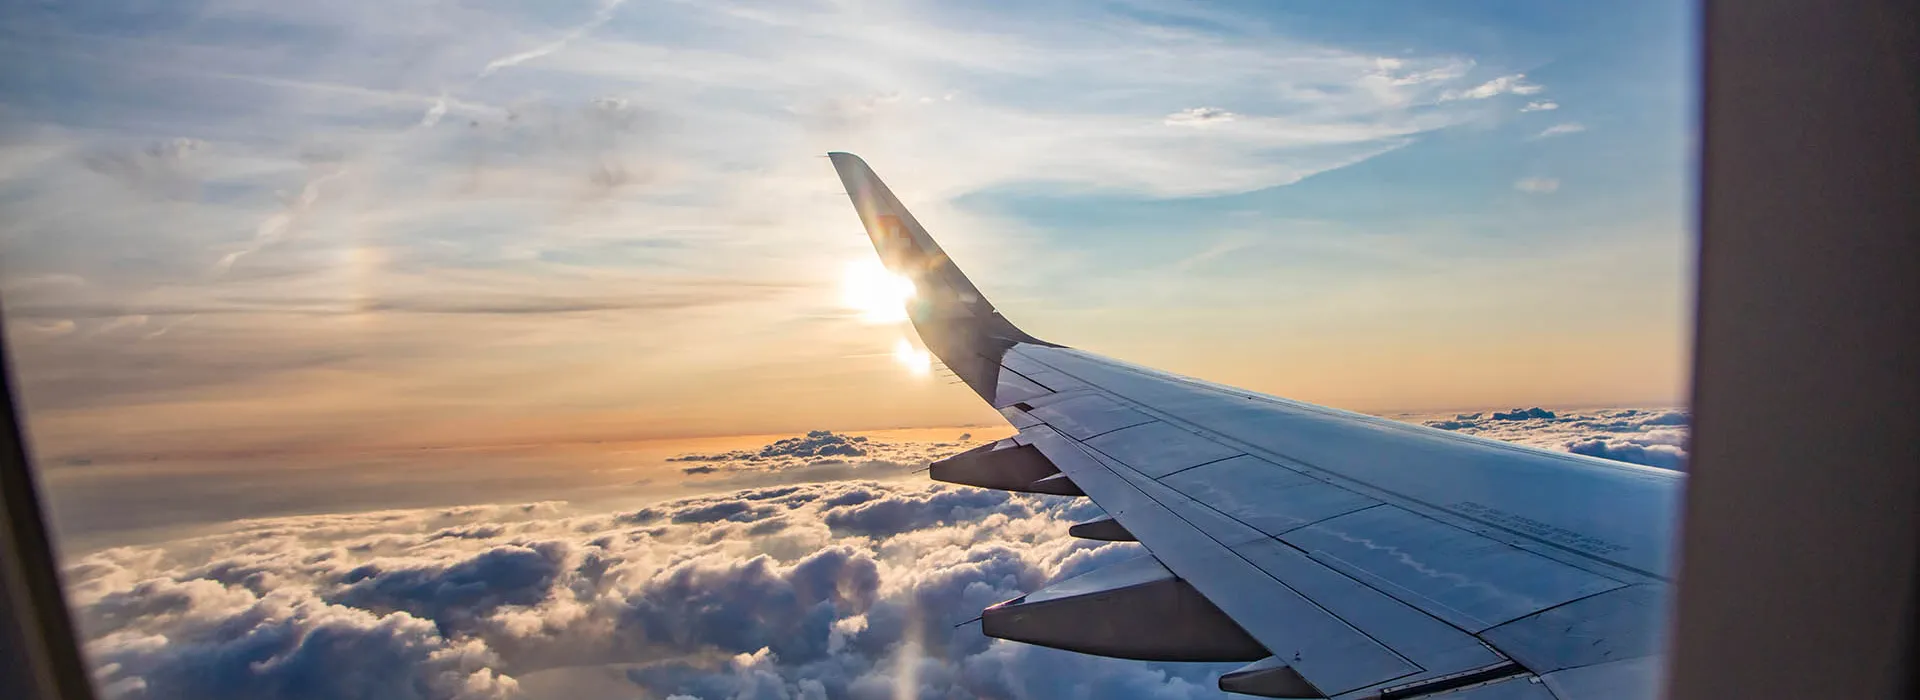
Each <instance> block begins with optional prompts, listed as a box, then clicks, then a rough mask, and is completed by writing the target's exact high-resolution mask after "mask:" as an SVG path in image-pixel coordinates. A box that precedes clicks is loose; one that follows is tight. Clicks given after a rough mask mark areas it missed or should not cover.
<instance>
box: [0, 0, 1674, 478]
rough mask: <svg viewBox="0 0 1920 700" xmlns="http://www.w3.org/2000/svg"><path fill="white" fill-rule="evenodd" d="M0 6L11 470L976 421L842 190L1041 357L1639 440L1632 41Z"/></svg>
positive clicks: (705, 8) (542, 14)
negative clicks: (898, 300) (1521, 416)
mask: <svg viewBox="0 0 1920 700" xmlns="http://www.w3.org/2000/svg"><path fill="white" fill-rule="evenodd" d="M1284 7H1285V8H1286V9H1275V6H1273V5H1271V4H1268V3H1254V2H1247V3H1224V4H1213V5H1190V4H1186V3H1171V2H1158V1H1156V0H1138V1H1127V2H1112V3H1104V4H1099V5H1095V6H1089V5H1085V4H1081V3H1014V2H1008V3H998V2H996V3H964V4H962V3H934V2H902V3H893V2H857V1H851V0H845V1H834V2H798V3H767V4H756V3H731V2H699V3H691V2H688V3H679V2H663V3H654V2H643V1H642V0H631V1H629V2H622V1H620V0H611V1H604V2H603V1H599V0H592V1H588V2H547V3H534V4H526V5H524V6H522V5H515V4H510V3H499V2H491V1H484V2H435V1H431V0H428V1H422V2H412V1H402V2H395V1H394V0H380V1H378V2H375V1H372V0H357V1H354V2H327V3H287V2H272V1H268V0H221V1H216V0H205V1H201V2H164V3H147V4H144V5H136V6H135V7H134V8H131V9H130V8H114V9H111V10H107V9H100V8H97V7H95V6H94V4H93V3H78V4H69V3H60V4H46V5H32V6H28V5H27V4H11V5H9V6H8V9H4V10H0V207H3V208H0V211H3V212H4V216H3V218H0V293H3V294H4V298H5V303H6V308H5V311H6V314H7V328H6V330H7V332H8V337H9V339H10V340H11V341H12V343H13V352H14V358H13V359H14V362H15V370H16V372H17V373H18V375H19V377H20V379H21V390H22V393H23V396H24V399H25V400H26V403H27V406H28V408H29V409H30V419H31V423H32V429H33V437H34V439H35V445H36V449H37V450H38V452H39V453H40V455H41V457H42V458H43V461H46V462H49V463H55V464H66V463H87V462H96V461H115V460H128V459H145V458H149V457H156V456H157V457H161V458H167V457H178V456H206V455H239V456H249V457H259V456H271V455H278V454H288V453H301V452H315V453H327V452H330V451H355V450H372V449H384V448H415V447H441V446H462V445H526V444H550V443H554V442H564V441H593V440H626V439H642V438H681V437H693V436H725V435H758V434H769V433H782V432H792V431H800V430H807V429H815V428H832V429H835V430H852V429H878V428H894V427H929V426H961V425H985V424H995V423H997V421H998V418H997V416H996V415H995V414H993V413H992V412H991V411H990V410H988V409H987V408H986V407H985V406H983V405H982V404H980V402H979V401H978V400H977V399H975V398H974V397H973V396H972V395H971V394H970V393H968V392H967V391H966V390H965V389H964V387H961V386H956V385H951V384H947V383H945V382H944V381H943V380H942V379H941V378H940V377H939V376H938V375H937V374H935V375H926V374H916V373H914V372H912V371H910V369H909V368H907V367H905V366H903V365H902V364H901V363H900V362H899V361H897V360H896V359H895V352H894V349H895V347H896V345H897V344H898V343H900V342H901V341H902V340H903V339H911V330H910V329H909V328H907V327H905V326H904V325H902V324H899V323H876V322H873V321H871V320H869V319H867V318H865V317H864V316H863V314H862V313H861V310H860V309H859V308H857V307H858V305H857V304H853V305H850V304H849V303H848V301H849V300H848V299H846V296H847V294H846V290H845V289H844V287H845V285H846V282H847V277H848V274H849V273H848V271H849V269H850V266H856V265H860V264H869V265H870V264H871V261H872V259H873V253H872V251H871V249H870V248H869V247H868V244H867V241H866V238H865V236H864V235H863V234H862V233H861V229H860V225H859V222H858V219H857V218H856V217H855V215H854V213H853V210H852V208H851V206H850V205H849V204H848V202H847V200H846V198H845V196H844V194H843V193H842V192H841V189H840V184H839V181H838V179H837V178H836V177H835V175H834V172H833V169H832V167H831V165H830V164H829V163H828V161H827V160H826V159H824V158H822V157H820V156H821V155H822V154H824V153H826V152H827V151H830V150H844V151H850V152H853V153H857V154H860V155H861V156H863V157H864V158H865V159H866V160H867V161H868V162H869V163H870V164H872V166H873V167H874V168H875V170H876V171H878V172H879V174H880V175H881V176H882V177H883V178H885V179H886V180H887V182H888V183H889V184H890V185H891V186H892V188H893V189H894V190H895V192H896V193H898V194H899V196H900V197H901V199H902V200H904V201H905V202H906V203H907V205H908V206H909V207H911V208H912V209H913V211H914V213H915V214H916V215H917V216H918V218H919V219H920V220H921V221H922V222H923V223H925V224H926V225H927V227H928V228H929V229H930V230H931V231H932V232H933V234H934V235H935V236H936V237H938V238H939V239H940V241H941V243H942V245H943V246H945V248H946V249H947V250H948V251H950V252H951V253H952V255H953V257H954V258H955V260H956V261H957V262H958V263H959V264H960V266H961V267H962V268H963V269H965V270H966V271H967V272H968V273H969V275H970V276H971V277H972V278H973V279H974V281H975V282H976V283H977V284H978V286H979V287H980V288H981V289H982V290H983V291H984V292H985V293H986V294H987V295H988V296H989V297H990V298H991V299H993V301H994V302H995V304H996V305H997V306H998V307H999V308H1000V309H1002V310H1003V311H1004V312H1005V313H1006V314H1007V315H1008V316H1009V317H1010V318H1011V319H1013V320H1014V321H1015V322H1016V323H1018V324H1020V325H1021V326H1022V327H1023V328H1024V329H1025V330H1027V331H1029V332H1031V333H1033V334H1035V335H1037V336H1039V337H1042V338H1046V339H1048V340H1051V341H1054V342H1059V343H1064V344H1068V345H1072V346H1075V347H1080V348H1084V349H1087V350H1091V351H1094V352H1099V353H1102V354H1106V355H1110V356H1113V357H1117V358H1121V359H1124V360H1129V361H1133V362H1138V363H1142V364H1148V365H1153V366H1157V367H1161V368H1164V369H1168V370H1172V371H1177V372H1181V373H1186V374H1191V375H1195V376H1199V377H1202V378H1206V379H1211V380H1215V381H1221V382H1226V383H1230V384H1236V385H1241V386H1245V387H1247V388H1251V389H1255V390H1259V391H1264V392H1268V393H1273V394H1277V395H1281V396H1287V397H1291V398H1297V399H1302V400H1307V401H1313V402H1319V403H1326V404H1331V405H1335V406H1340V407H1345V408H1352V409H1358V410H1367V411H1389V410H1433V409H1445V408H1455V407H1458V408H1474V407H1487V406H1508V405H1550V406H1551V405H1576V406H1598V405H1625V404H1647V403H1653V404H1663V405H1673V404H1676V403H1677V402H1679V401H1680V400H1682V399H1683V398H1684V394H1685V381H1686V363H1687V351H1688V335H1689V324H1690V318H1689V309H1690V304H1691V300H1690V295H1691V266H1692V249H1693V245H1694V243H1693V236H1692V233H1691V232H1692V228H1693V220H1692V211H1693V206H1694V204H1693V199H1692V198H1693V195H1692V191H1691V187H1692V186H1691V183H1692V173H1693V156H1692V154H1693V151H1694V148H1695V140H1696V138H1695V127H1694V106H1693V103H1692V100H1693V99H1694V98H1693V95H1694V93H1695V88H1694V85H1693V84H1692V77H1691V76H1692V71H1693V68H1692V60H1693V58H1692V54H1691V53H1690V51H1691V49H1690V48H1689V47H1690V46H1691V45H1692V41H1691V38H1690V37H1691V34H1690V32H1691V31H1692V27H1693V19H1692V16H1691V10H1690V9H1688V8H1685V7H1679V6H1670V5H1668V4H1666V3H1641V2H1631V3H1542V4H1519V3H1451V2H1450V3H1421V4H1417V5H1416V4H1402V3H1376V2H1340V3H1333V2H1312V3H1297V4H1288V5H1285V6H1284Z"/></svg>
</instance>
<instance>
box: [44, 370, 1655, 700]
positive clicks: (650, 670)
mask: <svg viewBox="0 0 1920 700" xmlns="http://www.w3.org/2000/svg"><path fill="white" fill-rule="evenodd" d="M1401 418H1402V419H1407V420H1416V421H1425V422H1426V423H1427V424H1428V425H1433V426H1435V427H1444V428H1447V429H1452V430H1457V431H1460V432H1463V433H1468V434H1475V435H1480V436H1483V437H1492V438H1498V439H1506V440H1512V441H1516V442H1522V443H1526V444H1533V445H1537V446H1541V447H1545V448H1549V449H1562V450H1567V451H1570V452H1575V453H1579V454H1586V455H1591V456H1598V457H1603V458H1609V459H1625V460H1631V461H1638V462H1640V463H1643V464H1651V465H1655V466H1665V467H1668V468H1679V467H1681V466H1683V465H1684V460H1685V442H1686V432H1685V431H1686V423H1687V414H1686V412H1685V411H1683V410H1676V409H1669V408H1619V409H1600V410H1578V411H1569V410H1548V409H1545V408H1540V407H1534V408H1526V409H1513V410H1508V411H1495V412H1479V413H1466V414H1452V415H1444V416H1402V417H1401ZM821 433H824V434H821ZM829 435H831V436H833V437H844V436H839V435H837V434H832V433H826V431H815V433H809V434H808V435H806V436H803V437H801V438H795V440H800V441H801V442H804V443H808V444H811V445H818V444H853V445H862V446H863V447H862V449H868V450H874V449H881V450H884V449H887V448H886V447H884V446H883V445H881V443H880V441H875V440H868V441H865V442H853V441H846V442H844V443H843V442H838V441H830V440H827V439H826V438H827V437H828V436H829ZM783 444H784V447H781V448H780V449H779V450H775V451H776V452H804V451H805V449H806V448H804V447H799V446H797V443H795V442H788V441H775V442H773V443H770V445H769V447H771V446H773V445H783ZM815 451H816V452H817V450H815ZM753 452H754V453H756V454H757V453H758V452H759V450H755V451H753ZM816 456H817V455H816ZM1099 512H1100V511H1099V510H1098V508H1097V507H1095V506H1093V505H1092V504H1091V503H1090V502H1089V501H1087V500H1085V499H1068V498H1059V497H1050V496H1036V495H1030V494H1015V493H1009V492H1002V491H988V490H980V489H971V488H963V487H954V486H949V485H944V484H937V483H929V482H924V481H917V480H916V481H872V480H856V481H842V482H835V483H809V484H792V485H782V486H776V487H763V488H751V489H742V490H737V491H731V492H725V493H713V494H707V495H700V496H692V497H687V498H679V499H674V500H668V501H664V502H659V503H654V504H651V505H648V506H646V507H644V508H637V509H633V508H615V509H611V510H609V509H604V508H602V509H596V510H582V509H578V508H575V507H573V506H569V505H567V504H564V503H557V502H539V503H526V504H509V505H473V506H459V507H451V508H433V509H412V510H389V511H374V512H364V513H338V514H329V515H303V516H292V517H278V518H266V519H254V520H240V521H237V522H234V523H232V524H231V525H228V526H226V527H225V528H223V529H221V530H220V531H218V532H215V533H213V534H208V535H204V536H199V537H193V538H188V539H180V540H175V541H171V542H164V543H160V544H151V545H139V546H129V547H118V548H113V549H106V550H101V551H97V552H94V553H91V554H88V555H85V556H81V557H78V558H76V559H73V560H71V563H70V564H69V565H67V566H66V567H65V569H64V575H65V580H66V581H67V582H68V588H69V596H70V600H71V602H72V604H73V605H74V609H75V614H76V618H77V620H78V622H79V624H80V629H81V631H82V633H83V636H84V641H85V645H86V649H87V651H88V658H89V659H90V661H91V662H92V664H93V665H94V674H95V677H96V678H97V679H98V680H99V683H100V687H101V688H102V694H103V696H104V697H106V698H108V699H109V700H121V699H142V700H162V699H167V698H198V697H248V698H260V699H262V700H272V699H273V698H286V697H367V698H375V697H393V692H394V689H395V688H404V689H408V691H409V692H411V693H413V694H412V695H410V696H409V697H415V698H420V699H422V700H426V699H432V698H462V699H479V698H520V697H536V698H537V697H578V696H579V695H578V694H577V693H570V692H566V691H565V690H564V688H567V687H571V686H568V685H567V683H566V681H567V680H568V679H603V680H604V679H612V682H614V683H616V684H619V685H622V686H625V687H624V688H622V689H620V690H617V691H613V692H612V693H611V694H614V695H640V696H644V697H668V696H673V695H676V694H678V695H681V696H685V697H697V698H708V699H715V698H735V697H756V698H758V697H769V698H781V697H786V698H812V697H848V698H859V699H866V698H874V699H875V700H878V699H880V698H892V697H898V695H899V694H900V693H902V692H906V691H902V690H900V689H901V688H903V687H905V688H908V689H909V690H914V691H917V692H912V693H908V694H911V695H913V696H916V697H953V696H966V697H995V698H1016V699H1017V698H1062V697H1064V698H1107V697H1113V698H1123V699H1124V698H1200V697H1208V698H1213V697H1219V696H1218V691H1217V690H1215V688H1214V685H1213V681H1214V678H1215V676H1217V675H1218V674H1219V673H1221V672H1223V671H1225V670H1229V669H1231V668H1232V667H1233V666H1235V665H1234V664H1224V665H1222V664H1154V663H1141V662H1134V661H1125V660H1118V659H1103V658H1098V657H1090V656H1083V655H1078V654H1072V653H1067V652H1059V651H1055V650H1049V649H1043V648H1039V647H1032V646H1026V645H1020V644H1012V643H1005V642H998V641H993V640H989V639H986V638H985V637H983V636H982V635H981V634H980V631H979V627H978V626H977V625H959V626H957V627H956V625H958V624H959V623H962V622H964V621H966V620H968V619H969V618H971V617H973V616H974V615H975V614H977V613H978V611H979V610H980V609H981V608H983V607H985V606H987V605H991V604H993V603H996V602H999V601H1001V600H1005V599H1008V598H1012V597H1015V596H1018V595H1021V594H1024V593H1027V592H1030V591H1032V590H1035V589H1037V588H1039V587H1042V586H1044V585H1046V584H1047V583H1048V582H1051V581H1058V580H1062V579H1065V578H1068V577H1072V576H1074V575H1078V574H1080V573H1085V572H1087V571H1091V570H1093V569H1095V568H1098V567H1100V566H1103V565H1106V564H1110V563H1115V562H1118V561H1121V560H1124V559H1127V558H1131V557H1133V556H1136V555H1137V554H1138V553H1139V551H1140V550H1139V549H1138V547H1137V546H1136V545H1131V544H1121V543H1103V542H1094V541H1088V540H1078V539H1075V538H1071V537H1069V536H1067V535H1066V529H1067V527H1068V526H1069V525H1070V524H1071V523H1073V522H1078V521H1083V520H1086V519H1089V518H1091V517H1093V516H1095V515H1097V514H1098V513H1099ZM556 688H558V689H562V690H554V689H556ZM542 689H545V690H544V691H543V690H542ZM536 691H541V692H550V693H551V694H549V695H542V694H541V692H536Z"/></svg>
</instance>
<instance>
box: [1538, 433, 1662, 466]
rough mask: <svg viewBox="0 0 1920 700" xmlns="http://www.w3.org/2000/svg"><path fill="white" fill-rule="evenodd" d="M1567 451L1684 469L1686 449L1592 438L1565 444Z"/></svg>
mask: <svg viewBox="0 0 1920 700" xmlns="http://www.w3.org/2000/svg"><path fill="white" fill-rule="evenodd" d="M1567 451H1568V452H1572V453H1574V454H1577V455H1586V456H1589V457H1599V458H1601V459H1611V460H1615V461H1619V462H1632V463H1634V464H1645V465H1647V466H1650V467H1662V468H1666V469H1684V468H1685V467H1686V463H1687V451H1686V449H1685V448H1684V447H1681V446H1679V445H1641V444H1636V443H1633V442H1631V441H1628V442H1624V443H1616V442H1611V441H1608V440H1604V439H1594V440H1586V441H1582V442H1576V443H1573V444H1570V445H1568V446H1567Z"/></svg>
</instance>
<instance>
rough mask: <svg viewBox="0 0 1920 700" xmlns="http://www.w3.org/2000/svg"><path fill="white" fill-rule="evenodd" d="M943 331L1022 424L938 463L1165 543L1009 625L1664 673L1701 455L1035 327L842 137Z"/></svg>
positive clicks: (1477, 668)
mask: <svg viewBox="0 0 1920 700" xmlns="http://www.w3.org/2000/svg"><path fill="white" fill-rule="evenodd" d="M829 157H830V158H831V159H832V160H833V165H834V168H835V169H837V170H838V171H839V174H840V179H841V180H842V181H843V182H844V183H845V184H846V188H847V193H848V195H849V196H850V197H852V199H853V203H854V207H855V209H856V210H857V211H858V212H859V215H860V220H861V223H863V224H864V225H865V227H866V230H867V234H868V237H869V238H871V239H872V241H873V245H874V248H875V250H876V251H878V252H879V254H880V257H881V259H882V260H883V261H884V262H885V263H886V265H887V266H888V268H889V269H891V270H893V271H894V272H895V273H897V274H900V275H903V276H905V277H908V278H910V279H911V280H912V281H913V283H914V285H915V290H916V294H915V297H914V299H913V300H912V301H911V302H910V303H909V309H908V312H909V317H910V318H911V319H912V321H913V324H914V328H915V329H916V330H917V331H918V332H919V334H920V337H921V339H922V341H923V342H924V343H925V344H926V346H927V349H928V350H930V351H931V352H932V353H933V354H934V355H936V356H938V357H939V358H940V360H941V362H943V363H945V365H946V366H947V367H948V368H949V369H951V370H952V371H953V372H954V373H955V374H957V375H958V376H959V377H960V378H961V379H963V380H964V381H965V382H966V383H967V385H968V386H970V387H971V388H972V389H973V391H974V392H975V393H977V394H979V395H980V398H982V399H984V400H986V401H987V402H988V403H989V404H992V405H993V407H994V408H996V409H998V410H999V411H1000V413H1001V414H1002V415H1004V416H1005V417H1006V418H1007V420H1008V421H1009V422H1011V423H1012V424H1013V426H1014V427H1016V428H1018V429H1019V434H1018V435H1016V436H1015V437H1012V438H1008V439H1005V440H1001V441H999V442H998V443H995V444H991V445H986V446H982V447H980V448H977V449H974V450H971V451H968V452H965V453H961V454H959V455H955V456H953V457H950V458H947V459H944V460H941V461H939V462H935V463H934V465H933V467H932V470H931V472H932V476H933V478H935V479H938V480H941V481H947V482H952V483H959V484H968V485H973V486H980V487H986V488H997V489H1006V490H1012V491H1025V492H1034V493H1047V494H1057V495H1064V496H1085V497H1088V498H1092V499H1093V500H1094V502H1096V503H1097V504H1099V505H1100V506H1101V508H1103V509H1104V510H1105V511H1106V513H1107V516H1108V517H1106V518H1102V519H1099V520H1095V521H1092V522H1087V523H1081V524H1078V525H1075V526H1074V528H1073V530H1072V532H1073V534H1074V535H1075V536H1079V537H1087V538H1094V539H1102V540H1123V541H1138V542H1139V543H1140V544H1141V545H1143V546H1144V548H1145V549H1146V551H1147V552H1148V553H1149V554H1148V555H1146V556H1143V557H1140V558H1138V559H1134V560H1131V561H1127V562H1124V563H1122V564H1119V565H1114V566H1110V567H1106V568H1103V569H1100V570H1096V571H1093V572H1091V573H1088V574H1085V575H1082V576H1079V577H1076V578H1073V579H1069V580H1066V581H1062V582H1059V583H1056V584H1054V585H1052V586H1049V587H1047V588H1045V589H1042V590H1039V591H1035V592H1033V593H1029V594H1027V595H1025V596H1022V597H1020V598H1016V599H1014V600H1010V601H1007V602H1004V603H1001V604H998V605H995V606H993V607H991V608H988V609H987V610H985V611H984V612H983V613H982V616H981V624H982V626H983V628H984V630H985V632H986V634H987V635H988V636H992V637H996V638H1001V639H1008V640H1014V641H1020V642H1027V643H1033V644H1040V645H1045V646H1050V647H1056V648H1061V649H1069V650H1075V651H1081V652H1086V653H1092V654H1100V655H1105V656H1114V657H1122V658H1130V659H1143V660H1162V661H1247V662H1250V663H1249V664H1248V665H1247V666H1245V667H1243V668H1241V669H1239V670H1237V671H1234V672H1231V673H1227V674H1225V675H1223V676H1222V677H1221V679H1220V687H1221V689H1222V690H1226V691H1230V692H1236V693H1245V694H1250V695H1258V696H1264V697H1276V698H1383V699H1387V698H1424V697H1435V698H1446V699H1447V700H1496V699H1497V700H1587V699H1589V698H1604V699H1608V700H1613V699H1618V698H1651V697H1653V696H1654V694H1655V693H1656V692H1657V688H1658V682H1659V676H1660V674H1661V673H1662V672H1663V667H1662V655H1661V652H1662V648H1663V646H1664V625H1665V620H1666V615H1665V608H1666V605H1667V601H1668V600H1669V598H1670V597H1671V593H1670V589H1671V585H1670V582H1671V581H1672V578H1673V572H1672V567H1673V559H1674V552H1673V543H1674V541H1675V539H1674V535H1675V532H1676V528H1677V527H1678V520H1677V517H1678V505H1679V498H1680V496H1681V491H1682V488H1683V484H1684V477H1683V476H1682V475H1680V474H1679V473H1677V472H1672V471H1667V470H1662V469H1654V468H1650V467H1641V466H1637V465H1630V464H1623V463H1617V462H1611V461H1606V460H1599V459H1592V458H1588V457H1582V456H1578V455H1571V454H1563V453H1558V452H1547V451H1542V450H1536V449H1531V448H1526V447H1521V446H1518V445H1512V444H1508V443H1502V442H1497V441H1492V440H1484V439H1479V438H1475V437H1471V436H1465V435H1459V434H1455V433H1450V432H1446V431H1441V430H1435V429H1431V428H1427V427H1424V426H1417V425H1409V424H1404V423H1399V422H1396V421H1390V420H1385V419H1381V418H1375V417H1372V416H1365V415H1360V414H1356V413H1349V412H1346V411H1341V410H1337V409H1332V408H1326V407H1322V406H1315V405H1312V404H1306V403H1302V402H1298V401H1289V400H1287V399H1282V398H1276V397H1272V396H1267V395H1264V394H1259V393H1255V392H1251V391H1246V390H1242V389H1236V388H1233V387H1229V386H1223V385H1220V384H1214V383H1210V382H1205V381H1200V380H1196V379H1191V378H1187V377H1182V376H1178V375H1174V374H1169V373H1166V372H1160V371H1156V370H1153V369H1148V368H1145V367H1139V366H1135V365H1131V364H1127V363H1124V362H1120V361H1117V360H1112V359H1108V358H1104V357H1100V356H1098V355H1094V354H1092V353H1088V352H1083V351H1080V350H1075V349H1072V348H1068V347H1065V346H1061V345H1057V344H1054V343H1049V342H1046V341H1042V340H1040V339H1038V338H1035V337H1033V336H1031V335H1028V334H1027V333H1025V332H1023V331H1021V330H1020V329H1019V328H1017V327H1015V326H1014V325H1013V324H1012V323H1010V322H1008V321H1007V320H1006V319H1005V318H1004V317H1002V316H1001V315H1000V313H999V312H998V311H997V310H995V309H994V307H993V305H992V304H991V303H988V301H987V300H986V298H985V297H983V296H982V295H981V293H980V290H979V289H977V288H975V287H974V285H973V283H972V282H970V281H969V280H968V279H967V278H966V276H965V275H963V274H961V272H960V269H959V268H958V267H957V266H955V265H954V263H953V261H952V260H950V259H949V258H948V257H947V255H946V253H945V252H944V251H942V250H941V249H940V246H939V245H938V244H937V243H935V242H934V240H933V238H932V237H930V236H929V235H928V234H927V231H926V229H925V228H923V227H922V226H921V225H920V223H919V222H918V221H916V220H914V218H913V215H912V214H910V213H908V212H907V210H906V208H905V207H904V206H902V205H901V203H900V201H899V200H898V199H897V198H895V197H894V195H893V193H892V192H891V191H889V190H888V189H887V186H886V185H885V184H883V183H882V182H881V181H880V179H879V178H878V177H877V176H875V175H874V173H873V171H872V169H870V168H868V167H867V164H866V163H865V162H864V161H862V160H861V159H860V158H858V157H856V156H854V155H852V154H848V153H832V154H829Z"/></svg>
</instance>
